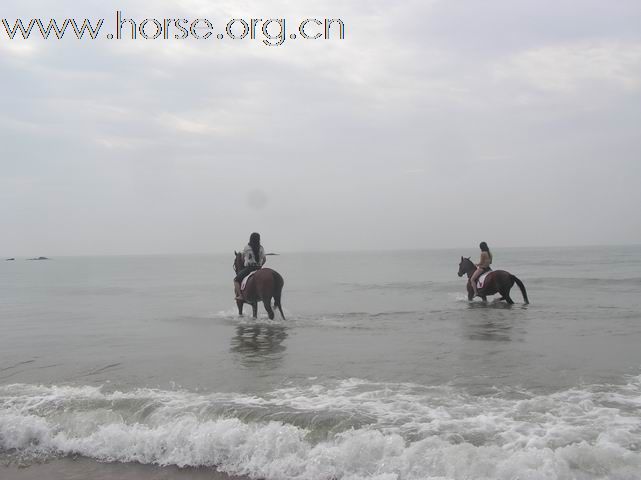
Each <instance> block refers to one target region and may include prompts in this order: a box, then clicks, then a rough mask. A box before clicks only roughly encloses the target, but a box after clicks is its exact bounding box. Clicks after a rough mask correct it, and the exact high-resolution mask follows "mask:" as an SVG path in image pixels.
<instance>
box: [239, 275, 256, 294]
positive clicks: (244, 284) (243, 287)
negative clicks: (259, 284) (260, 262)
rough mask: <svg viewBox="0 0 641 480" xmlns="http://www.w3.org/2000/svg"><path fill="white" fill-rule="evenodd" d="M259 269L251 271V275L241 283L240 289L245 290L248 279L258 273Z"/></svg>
mask: <svg viewBox="0 0 641 480" xmlns="http://www.w3.org/2000/svg"><path fill="white" fill-rule="evenodd" d="M257 271H258V270H254V271H253V272H251V273H250V274H249V275H247V276H246V277H245V278H243V283H241V284H240V290H241V292H242V291H244V290H245V287H246V286H247V280H249V279H250V278H251V276H252V275H253V274H254V273H256V272H257Z"/></svg>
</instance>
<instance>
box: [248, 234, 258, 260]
mask: <svg viewBox="0 0 641 480" xmlns="http://www.w3.org/2000/svg"><path fill="white" fill-rule="evenodd" d="M249 246H250V247H251V248H252V252H254V260H256V263H257V264H260V233H256V232H254V233H252V234H251V235H250V236H249Z"/></svg>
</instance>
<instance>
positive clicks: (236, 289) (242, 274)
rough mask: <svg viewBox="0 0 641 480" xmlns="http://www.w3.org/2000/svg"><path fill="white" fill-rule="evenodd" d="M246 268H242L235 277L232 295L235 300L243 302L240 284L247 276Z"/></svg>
mask: <svg viewBox="0 0 641 480" xmlns="http://www.w3.org/2000/svg"><path fill="white" fill-rule="evenodd" d="M246 270H247V269H246V268H243V269H242V270H241V271H240V272H238V274H237V275H236V277H235V278H234V293H235V294H236V300H237V301H238V300H243V295H242V292H241V291H240V282H242V281H243V278H245V277H246V276H247V274H248V273H249V272H247V271H246Z"/></svg>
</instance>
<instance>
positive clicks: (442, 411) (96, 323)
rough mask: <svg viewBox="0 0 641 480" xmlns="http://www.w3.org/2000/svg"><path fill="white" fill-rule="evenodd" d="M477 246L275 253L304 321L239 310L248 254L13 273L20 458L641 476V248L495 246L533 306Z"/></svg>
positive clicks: (2, 311)
mask: <svg viewBox="0 0 641 480" xmlns="http://www.w3.org/2000/svg"><path fill="white" fill-rule="evenodd" d="M461 255H465V256H470V255H474V256H476V255H477V252H476V251H475V250H474V249H469V250H467V251H463V250H433V251H415V252H378V253H296V254H282V255H280V256H273V257H269V262H268V266H270V267H272V268H274V269H276V270H278V271H279V272H280V273H281V274H282V275H283V277H284V278H285V288H284V292H283V307H284V311H285V315H286V320H283V319H281V318H280V316H279V315H278V313H277V314H276V318H275V319H274V320H269V319H268V318H267V316H266V314H265V312H264V310H263V309H262V306H261V307H260V308H259V312H260V314H259V318H258V319H256V320H254V319H252V318H251V316H247V315H246V316H244V317H239V316H238V315H237V312H236V309H235V304H234V301H233V287H232V283H231V280H232V277H233V271H232V268H231V266H232V262H233V255H232V254H231V253H230V255H205V256H132V257H65V258H54V259H52V260H49V261H26V260H22V259H17V260H16V261H15V262H3V263H2V264H0V462H2V463H3V464H5V465H21V466H26V467H28V468H27V471H28V470H29V468H35V467H29V466H30V465H38V464H41V462H43V461H44V462H55V461H57V459H60V458H70V457H71V458H86V459H91V460H90V461H93V460H96V461H101V462H114V463H119V464H125V465H124V466H123V468H125V469H127V468H131V469H133V468H134V465H137V464H153V465H158V466H163V467H168V468H169V467H171V468H175V467H176V466H177V467H201V468H204V469H205V471H207V469H210V470H211V472H212V474H213V473H214V472H215V471H216V470H217V471H219V472H224V473H227V474H231V475H241V476H246V477H250V478H257V479H258V478H261V479H263V478H264V479H278V480H283V479H321V480H322V479H327V480H330V479H352V480H355V479H385V480H387V479H429V478H435V479H436V478H438V479H517V478H518V479H639V478H641V247H600V248H559V249H552V248H545V249H544V248H541V249H496V251H495V252H494V256H495V263H494V265H493V266H494V267H495V268H497V269H499V268H500V269H506V270H508V271H510V272H511V273H513V274H515V275H517V276H518V277H519V278H521V279H522V280H523V282H524V284H525V286H526V288H527V290H528V295H529V298H530V301H531V304H530V305H527V306H525V305H523V304H522V297H521V294H520V292H519V290H518V288H516V287H515V288H514V289H513V290H512V298H513V299H514V300H515V301H516V304H515V305H513V306H507V305H505V304H504V303H496V304H494V303H489V304H487V305H485V304H483V303H482V302H480V300H476V301H474V302H472V303H470V302H468V301H467V297H466V292H465V282H466V279H461V278H459V277H458V276H457V275H456V273H457V271H458V263H459V261H460V257H461ZM246 309H247V312H246V313H251V308H247V307H246ZM46 465H47V464H46V463H45V466H44V468H45V472H46V468H47V467H46ZM127 465H131V467H128V466H127ZM39 468H43V467H42V466H40V467H39ZM172 472H173V470H172ZM16 474H17V471H16V470H12V469H11V468H4V470H3V467H0V477H2V478H5V477H6V478H12V475H16Z"/></svg>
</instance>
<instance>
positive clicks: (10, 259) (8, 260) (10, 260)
mask: <svg viewBox="0 0 641 480" xmlns="http://www.w3.org/2000/svg"><path fill="white" fill-rule="evenodd" d="M14 260H15V258H7V259H6V261H7V262H13V261H14Z"/></svg>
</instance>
